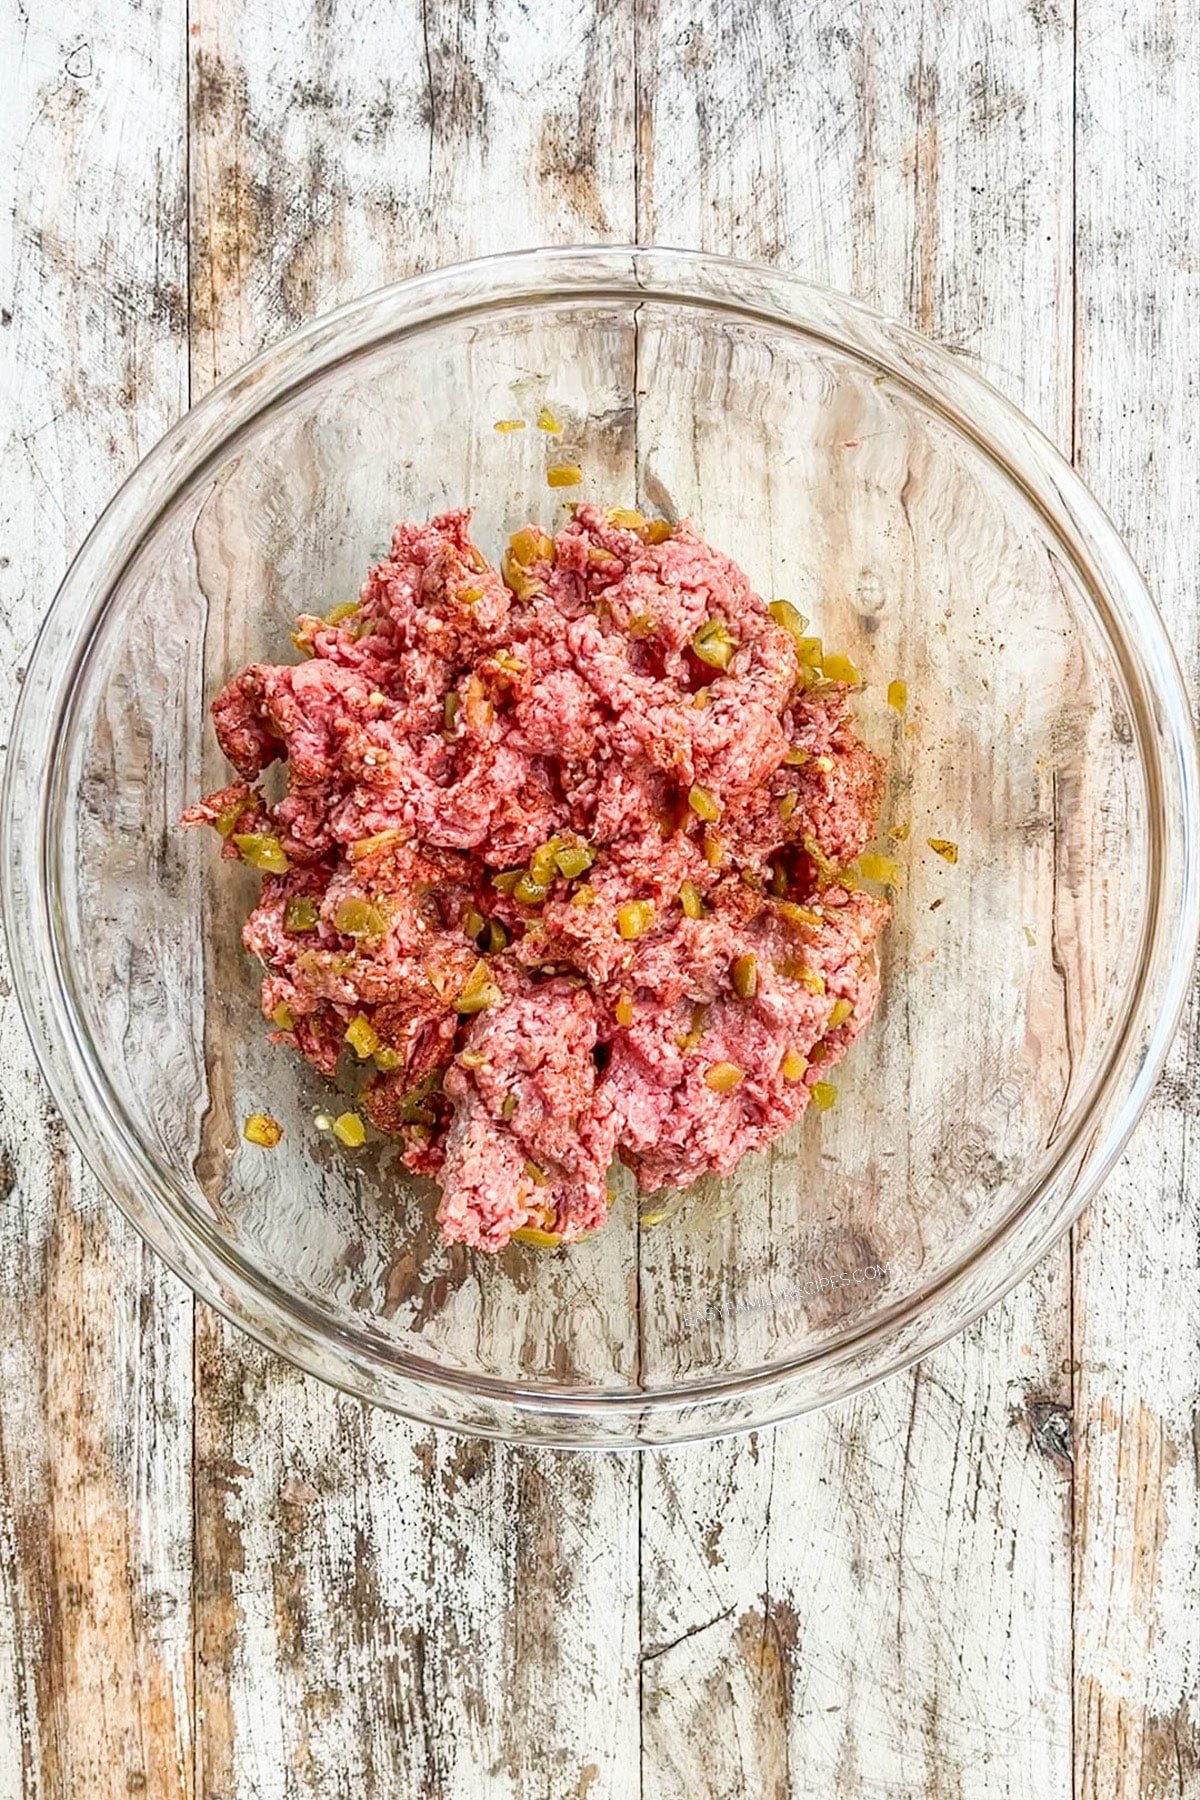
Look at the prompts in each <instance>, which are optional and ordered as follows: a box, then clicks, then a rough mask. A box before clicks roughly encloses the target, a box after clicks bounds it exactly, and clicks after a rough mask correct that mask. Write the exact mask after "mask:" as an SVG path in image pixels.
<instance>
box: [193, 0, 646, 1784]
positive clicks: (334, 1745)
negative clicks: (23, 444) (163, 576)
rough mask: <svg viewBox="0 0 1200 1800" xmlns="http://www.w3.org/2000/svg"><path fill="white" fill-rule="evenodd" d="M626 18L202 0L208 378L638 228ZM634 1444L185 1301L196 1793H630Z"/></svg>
mask: <svg viewBox="0 0 1200 1800" xmlns="http://www.w3.org/2000/svg"><path fill="white" fill-rule="evenodd" d="M631 34H632V20H631V19H630V17H629V15H628V14H627V13H626V12H624V11H623V9H621V8H619V7H615V6H610V5H607V4H605V0H597V3H595V4H593V0H573V3H571V4H567V5H565V6H563V7H561V8H558V9H556V13H555V18H554V26H553V29H552V30H546V29H545V27H544V24H543V23H542V22H540V21H539V20H538V18H537V17H536V16H535V14H534V13H533V11H532V10H531V9H527V8H526V7H524V6H522V5H521V4H519V3H518V0H500V3H498V4H496V5H494V6H492V7H490V8H488V9H478V10H476V9H469V8H462V7H459V6H457V5H455V4H453V3H451V0H446V4H437V3H436V0H425V3H424V4H417V3H415V0H405V3H403V4H399V5H395V4H392V3H391V0H337V3H336V4H334V5H332V6H329V7H326V8H321V9H314V8H312V7H309V6H307V5H301V4H294V5H291V6H285V7H282V8H281V7H279V6H276V5H274V4H270V5H268V4H266V0H263V3H261V4H254V5H250V6H245V5H243V4H240V3H238V4H234V3H233V0H193V7H192V26H191V92H192V107H191V121H192V153H191V167H192V194H191V212H192V245H193V260H192V321H193V337H192V353H193V362H192V368H193V380H194V384H195V387H196V391H197V392H199V391H200V390H201V389H202V388H204V387H206V386H207V385H208V384H209V383H210V382H211V381H212V380H213V379H215V378H217V377H219V376H220V375H222V374H225V373H227V372H228V371H229V370H231V369H232V368H234V367H236V366H237V364H238V363H240V362H241V361H243V360H244V358H245V357H247V356H248V355H250V354H252V353H253V351H255V350H256V349H257V348H258V347H259V346H260V344H262V343H264V342H267V341H269V340H271V339H274V338H276V337H278V336H279V335H281V334H282V333H283V332H284V331H286V330H287V329H288V328H289V327H290V326H291V325H293V324H295V323H296V322H297V320H298V319H300V318H302V317H307V316H310V315H311V314H312V313H315V312H320V311H322V310H324V309H326V308H328V307H330V306H333V305H336V304H337V303H338V302H339V301H341V300H345V299H349V298H351V297H352V296H354V295H356V294H358V293H360V292H362V291H365V290H367V289H369V288H371V287H373V286H377V285H380V284H382V283H383V282H385V281H390V280H396V279H399V278H400V277H402V276H404V275H408V274H411V273H413V272H415V271H416V270H418V269H420V268H422V267H427V266H435V265H436V264H437V263H439V262H443V261H446V260H450V259H453V258H454V257H456V256H462V255H469V254H475V253H483V252H487V251H493V250H497V249H502V248H511V247H516V246H519V245H521V244H524V243H534V242H539V241H547V240H549V241H564V240H565V241H569V240H571V239H574V238H578V237H580V236H587V235H590V234H593V233H596V232H602V233H605V234H611V235H613V236H615V237H617V238H628V237H629V236H631V235H632V233H633V229H634V182H633V132H632V115H631V110H630V109H631V104H632V35H631ZM636 1507H637V1468H636V1464H635V1463H634V1462H632V1461H630V1460H628V1459H582V1460H574V1459H570V1458H562V1457H555V1456H548V1455H537V1456H531V1455H526V1454H523V1453H520V1452H516V1451H511V1450H506V1449H503V1448H498V1447H495V1446H489V1445H483V1444H473V1443H469V1442H465V1441H463V1442H454V1441H452V1440H447V1439H440V1438H434V1437H430V1436H429V1435H427V1434H424V1433H422V1432H420V1431H419V1430H417V1429H416V1428H415V1427H411V1426H408V1425H406V1424H404V1423H402V1422H400V1421H398V1420H395V1419H391V1418H387V1417H384V1416H383V1415H379V1414H376V1415H365V1414H364V1412H363V1410H362V1409H361V1408H360V1407H359V1406H358V1405H357V1404H355V1403H353V1402H350V1401H347V1400H344V1399H342V1398H340V1397H338V1396H335V1395H334V1394H332V1393H330V1392H329V1391H327V1390H325V1389H322V1388H321V1387H319V1386H318V1385H317V1384H316V1383H314V1382H312V1381H309V1380H305V1379H304V1378H302V1377H300V1376H298V1375H297V1374H295V1373H294V1372H293V1371H291V1370H290V1369H287V1368H285V1367H284V1366H283V1365H281V1364H279V1363H278V1362H276V1361H274V1360H273V1359H271V1358H270V1357H267V1356H265V1355H263V1354H262V1353H260V1352H258V1351H256V1350H254V1349H253V1348H251V1347H250V1346H248V1345H247V1344H246V1343H245V1341H244V1340H243V1339H242V1338H241V1337H240V1335H239V1334H238V1333H236V1332H234V1331H232V1330H230V1329H229V1328H228V1327H227V1326H225V1325H224V1324H222V1323H221V1322H220V1321H218V1320H217V1319H215V1318H213V1317H211V1316H209V1315H207V1314H204V1313H202V1314H201V1316H200V1319H199V1324H198V1331H197V1408H196V1533H197V1559H198V1560H197V1571H198V1583H197V1645H198V1657H197V1704H198V1710H199V1713H200V1716H201V1717H202V1719H203V1730H202V1731H201V1733H200V1734H199V1740H198V1758H199V1760H198V1764H197V1779H196V1786H197V1793H198V1794H200V1795H203V1796H204V1800H241V1797H242V1796H243V1795H248V1794H253V1795H255V1796H256V1797H260V1800H276V1797H279V1800H282V1797H283V1796H287V1797H288V1800H293V1797H295V1800H300V1797H301V1796H305V1797H308V1796H311V1797H312V1800H318V1797H319V1800H326V1797H327V1796H330V1795H345V1796H346V1797H347V1800H372V1797H374V1796H380V1800H382V1797H383V1796H387V1797H388V1800H392V1796H409V1795H412V1796H417V1795H420V1796H422V1797H423V1800H424V1797H426V1796H427V1797H428V1800H442V1797H445V1800H451V1797H453V1800H458V1796H467V1797H474V1796H477V1795H478V1796H480V1797H481V1800H482V1797H483V1796H487V1797H488V1800H491V1797H492V1796H509V1795H511V1796H514V1797H516V1796H521V1797H522V1800H524V1797H526V1796H528V1797H529V1800H533V1797H534V1796H538V1797H541V1796H545V1800H559V1796H570V1795H575V1794H578V1795H580V1796H581V1797H582V1796H584V1795H586V1794H588V1793H590V1794H591V1796H592V1800H601V1796H603V1797H604V1800H608V1797H609V1796H611V1797H612V1800H626V1797H627V1796H632V1795H634V1794H636V1793H637V1791H638V1771H637V1755H636V1749H635V1746H636V1743H637V1738H638V1729H639V1728H638V1717H637V1704H638V1695H637V1682H636V1670H637V1608H638V1595H637V1580H636V1565H637V1527H636Z"/></svg>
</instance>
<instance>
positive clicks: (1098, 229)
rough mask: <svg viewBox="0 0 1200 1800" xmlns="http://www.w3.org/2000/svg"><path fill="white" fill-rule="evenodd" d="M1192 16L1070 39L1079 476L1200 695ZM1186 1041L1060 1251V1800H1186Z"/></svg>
mask: <svg viewBox="0 0 1200 1800" xmlns="http://www.w3.org/2000/svg"><path fill="white" fill-rule="evenodd" d="M1198 83H1200V15H1198V14H1197V12H1196V8H1195V7H1194V6H1190V5H1186V4H1184V5H1173V4H1170V3H1168V4H1164V5H1151V4H1150V3H1149V0H1139V3H1138V4H1136V5H1133V6H1118V5H1115V4H1111V3H1109V0H1095V3H1093V4H1090V5H1088V6H1087V7H1084V8H1082V9H1081V11H1080V18H1079V70H1078V95H1079V120H1078V156H1079V160H1078V169H1077V182H1076V186H1077V195H1078V229H1077V240H1078V251H1077V265H1076V266H1077V281H1078V315H1077V316H1078V346H1077V356H1076V369H1077V383H1078V385H1077V393H1076V411H1075V428H1076V444H1077V456H1078V461H1079V466H1080V468H1081V470H1082V472H1083V474H1084V476H1085V478H1086V479H1087V480H1088V482H1089V483H1090V484H1091V486H1092V487H1093V488H1094V489H1095V491H1096V493H1097V494H1098V495H1099V497H1100V499H1101V500H1102V501H1103V502H1104V503H1105V504H1106V505H1107V506H1108V509H1109V511H1110V512H1111V514H1112V516H1113V518H1114V519H1115V520H1116V522H1117V525H1118V527H1119V529H1120V530H1122V531H1123V532H1124V534H1125V535H1126V539H1127V542H1128V543H1129V545H1130V548H1131V549H1132V551H1133V554H1134V556H1135V557H1136V558H1137V559H1138V561H1139V562H1140V564H1141V566H1142V568H1143V569H1144V570H1145V572H1146V575H1147V577H1148V578H1149V581H1150V586H1151V588H1152V590H1153V592H1154V594H1155V596H1156V598H1157V599H1158V602H1159V604H1160V605H1161V607H1162V608H1163V611H1164V613H1165V614H1166V617H1167V621H1168V624H1169V625H1170V626H1171V628H1172V631H1173V633H1174V636H1175V642H1176V644H1177V646H1178V648H1179V651H1180V655H1181V657H1182V659H1183V662H1184V665H1185V671H1186V673H1187V674H1188V676H1189V678H1190V682H1191V686H1192V692H1193V695H1195V693H1196V684H1197V680H1198V678H1200V583H1198V580H1197V569H1198V568H1200V504H1198V493H1197V469H1198V468H1200V374H1198V372H1197V371H1198V366H1200V365H1198V358H1200V323H1198V321H1200V190H1198V188H1197V181H1196V170H1197V168H1198V167H1200V124H1198V122H1197V115H1196V104H1195V96H1196V91H1197V84H1198ZM1198 1096H1200V1019H1198V1017H1197V1008H1196V1003H1195V998H1194V997H1193V1001H1192V1005H1191V1007H1190V1009H1189V1013H1188V1017H1187V1019H1186V1020H1185V1024H1184V1029H1183V1031H1182V1033H1181V1035H1180V1037H1179V1039H1178V1041H1177V1043H1176V1045H1175V1049H1174V1052H1173V1054H1172V1056H1171V1060H1170V1062H1169V1064H1168V1068H1167V1072H1166V1075H1165V1076H1164V1079H1163V1081H1162V1083H1161V1084H1160V1086H1159V1089H1158V1092H1157V1094H1156V1096H1155V1099H1154V1101H1153V1104H1152V1105H1151V1108H1150V1111H1149V1113H1148V1115H1147V1117H1146V1118H1145V1119H1144V1120H1143V1122H1142V1124H1141V1126H1140V1127H1139V1129H1138V1132H1137V1135H1136V1136H1135V1138H1134V1140H1133V1142H1132V1144H1131V1145H1130V1148H1129V1150H1128V1152H1127V1154H1126V1155H1125V1157H1124V1158H1123V1159H1122V1162H1121V1165H1120V1168H1119V1170H1118V1172H1117V1173H1116V1174H1115V1175H1114V1176H1113V1178H1112V1179H1111V1180H1110V1181H1109V1183H1108V1185H1107V1187H1106V1189H1105V1193H1104V1196H1103V1199H1102V1200H1100V1201H1098V1202H1097V1204H1096V1205H1094V1206H1093V1207H1091V1208H1090V1209H1089V1211H1088V1212H1087V1214H1085V1216H1084V1218H1083V1219H1082V1220H1081V1222H1080V1224H1079V1226H1078V1227H1077V1230H1076V1234H1075V1242H1076V1255H1075V1295H1076V1304H1075V1357H1076V1366H1077V1371H1078V1373H1077V1376H1076V1418H1077V1420H1078V1422H1079V1431H1078V1434H1077V1443H1076V1456H1075V1465H1076V1500H1075V1632H1076V1647H1075V1665H1076V1697H1075V1717H1076V1731H1077V1747H1076V1788H1075V1791H1076V1795H1077V1797H1078V1800H1135V1797H1138V1800H1148V1797H1149V1796H1151V1795H1155V1796H1157V1795H1163V1794H1172V1795H1179V1796H1195V1795H1197V1794H1200V1613H1198V1610H1197V1595H1198V1594H1200V1469H1198V1465H1197V1448H1196V1447H1197V1438H1196V1422H1197V1417H1198V1416H1200V1351H1198V1345H1200V1158H1198V1154H1197V1145H1196V1131H1195V1120H1196V1109H1197V1105H1198V1103H1200V1101H1198Z"/></svg>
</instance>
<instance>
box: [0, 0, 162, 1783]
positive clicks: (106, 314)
mask: <svg viewBox="0 0 1200 1800" xmlns="http://www.w3.org/2000/svg"><path fill="white" fill-rule="evenodd" d="M184 12H185V9H184V6H183V5H182V3H180V4H176V3H175V0H148V3H147V4H145V5H142V6H134V5H129V6H115V7H109V8H106V9H100V8H96V7H94V6H90V5H86V4H70V3H68V4H66V5H64V6H61V7H56V8H54V9H53V10H52V11H51V12H47V11H45V10H44V9H38V10H36V11H30V10H29V9H26V8H23V7H21V6H16V7H7V8H5V9H4V14H3V21H2V23H0V74H2V78H3V85H4V90H5V92H4V101H3V104H2V105H0V134H2V152H0V184H2V186H3V214H4V219H5V230H4V234H3V240H2V243H0V334H2V336H3V339H4V356H5V366H6V375H7V381H6V399H7V400H8V402H9V403H10V404H9V405H8V406H7V407H6V409H5V448H4V468H5V484H4V493H3V498H2V500H0V508H2V509H3V525H2V528H0V530H2V536H3V550H4V554H3V557H0V632H2V633H3V655H2V656H0V683H2V685H3V690H4V691H3V695H2V697H0V714H2V715H3V716H5V717H7V716H8V712H9V709H10V706H11V704H12V703H13V701H15V698H16V689H15V681H14V677H15V680H16V681H19V680H20V670H21V665H22V663H23V662H24V661H25V659H26V658H27V656H28V654H29V648H30V645H31V643H32V640H33V636H34V633H35V631H36V628H37V625H38V623H39V621H40V619H41V616H42V614H43V612H44V609H45V607H46V605H47V604H48V602H49V600H50V597H51V594H52V592H53V590H54V587H55V586H56V584H57V582H58V579H59V577H60V576H61V574H62V572H63V569H64V567H65V564H66V560H67V558H68V557H69V555H70V554H71V553H72V552H73V551H74V549H75V548H76V547H77V545H78V543H79V541H80V539H81V538H82V537H83V535H84V533H85V531H86V530H87V528H88V526H89V525H90V524H91V523H92V520H93V518H94V516H95V514H96V513H97V512H98V511H99V510H100V508H101V506H102V505H103V504H104V502H105V501H106V500H107V499H108V497H109V494H110V492H111V490H112V488H113V487H114V486H115V485H116V483H117V482H118V481H119V480H120V478H121V476H122V475H123V474H124V473H125V472H127V471H128V470H129V469H130V468H131V467H132V466H133V464H134V463H135V462H136V461H137V459H138V457H139V456H140V455H141V454H143V453H144V451H145V450H147V449H148V448H149V446H150V445H151V444H152V443H153V441H154V440H155V438H156V437H158V436H159V434H160V433H161V432H162V431H163V430H164V429H165V428H166V427H167V426H168V425H169V424H170V423H171V421H172V420H173V419H174V418H175V417H176V416H177V415H178V414H179V413H180V412H181V411H182V410H183V408H184V407H185V406H186V403H187V352H186V316H187V305H186V246H185V242H184V239H183V235H182V232H181V230H180V226H181V222H182V215H183V201H184V192H185V183H184V161H185V156H184V142H183V135H182V131H181V129H180V127H181V123H182V120H183V116H184V115H183V108H184V94H185V85H184V64H185V53H184V40H185V22H184ZM2 994H3V998H2V1000H0V1008H2V1016H0V1145H2V1150H0V1170H2V1186H3V1204H2V1206H0V1390H2V1392H3V1406H2V1408H0V1794H2V1795H3V1796H4V1800H10V1797H11V1800H15V1797H16V1796H18V1795H19V1796H21V1797H22V1800H31V1797H33V1796H39V1797H40V1796H47V1797H54V1800H56V1797H57V1796H59V1795H66V1794H85V1793H89V1794H99V1793H115V1792H118V1791H119V1792H122V1793H124V1792H129V1793H139V1794H145V1795H153V1796H156V1797H158V1800H166V1797H168V1796H170V1797H171V1800H184V1797H186V1796H190V1795H191V1794H192V1792H193V1789H192V1780H191V1773H192V1754H191V1717H190V1712H191V1658H192V1641H191V1637H192V1634H191V1344H192V1303H191V1298H190V1296H189V1295H188V1294H187V1293H186V1292H185V1291H184V1289H183V1288H182V1287H181V1286H180V1285H179V1284H178V1283H177V1282H176V1281H175V1280H174V1278H173V1277H171V1276H169V1275H168V1274H167V1273H166V1271H165V1269H164V1268H163V1267H162V1265H161V1264H160V1263H158V1262H157V1261H156V1260H155V1259H154V1258H153V1257H151V1256H150V1254H149V1253H148V1252H147V1251H145V1250H144V1249H143V1247H142V1245H141V1243H140V1240H139V1239H138V1238H137V1237H136V1235H135V1234H134V1232H133V1231H132V1230H131V1229H129V1228H127V1227H126V1226H125V1225H124V1224H123V1222H122V1220H121V1218H120V1216H119V1215H118V1214H117V1213H116V1211H115V1209H114V1208H113V1207H112V1206H111V1205H110V1204H109V1202H108V1201H107V1200H106V1199H105V1198H103V1197H102V1196H101V1195H99V1194H98V1193H97V1191H96V1186H95V1183H94V1182H93V1181H92V1180H91V1179H90V1177H88V1176H87V1175H86V1174H85V1173H84V1171H83V1168H82V1165H81V1161H80V1158H79V1156H78V1154H77V1153H76V1151H75V1149H74V1147H73V1146H72V1145H71V1143H70V1140H69V1138H68V1137H67V1134H66V1130H65V1128H64V1126H63V1125H62V1123H61V1121H60V1120H59V1119H58V1118H57V1116H56V1115H55V1113H54V1111H53V1109H52V1107H51V1106H50V1103H49V1100H48V1097H47V1095H46V1092H45V1090H44V1088H43V1086H42V1084H41V1082H40V1080H39V1077H38V1072H37V1068H36V1065H35V1062H34V1059H33V1056H32V1053H31V1051H30V1048H29V1045H28V1043H27V1041H26V1038H25V1034H24V1031H23V1029H22V1027H21V1024H20V1021H19V1019H18V1017H17V1011H16V1004H15V1001H14V1000H13V998H12V994H11V990H10V987H9V984H8V982H7V980H5V981H4V982H3V987H2Z"/></svg>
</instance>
